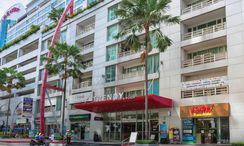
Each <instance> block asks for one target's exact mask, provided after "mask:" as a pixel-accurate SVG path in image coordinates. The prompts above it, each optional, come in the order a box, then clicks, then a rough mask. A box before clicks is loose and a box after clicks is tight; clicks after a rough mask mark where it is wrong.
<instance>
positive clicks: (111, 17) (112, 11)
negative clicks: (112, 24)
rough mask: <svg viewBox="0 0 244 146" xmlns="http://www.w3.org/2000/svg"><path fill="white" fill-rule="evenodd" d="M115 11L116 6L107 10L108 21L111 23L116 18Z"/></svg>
mask: <svg viewBox="0 0 244 146" xmlns="http://www.w3.org/2000/svg"><path fill="white" fill-rule="evenodd" d="M117 9H118V5H114V6H112V7H110V8H108V21H112V20H114V19H116V18H117V15H116V14H115V12H116V10H117Z"/></svg>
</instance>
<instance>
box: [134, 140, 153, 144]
mask: <svg viewBox="0 0 244 146" xmlns="http://www.w3.org/2000/svg"><path fill="white" fill-rule="evenodd" d="M136 143H137V144H157V142H156V141H155V140H137V141H136Z"/></svg>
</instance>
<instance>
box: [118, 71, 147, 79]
mask: <svg viewBox="0 0 244 146" xmlns="http://www.w3.org/2000/svg"><path fill="white" fill-rule="evenodd" d="M144 75H145V71H136V72H130V73H126V74H122V75H121V79H122V80H123V79H128V78H134V77H144Z"/></svg>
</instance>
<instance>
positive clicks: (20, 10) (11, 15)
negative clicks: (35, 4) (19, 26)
mask: <svg viewBox="0 0 244 146" xmlns="http://www.w3.org/2000/svg"><path fill="white" fill-rule="evenodd" d="M25 13H26V11H25V7H24V6H23V5H22V4H21V3H18V4H15V5H13V6H12V7H10V8H9V9H8V10H7V11H6V12H5V14H4V15H3V17H2V19H10V20H18V19H19V18H20V17H21V16H23V15H24V14H25Z"/></svg>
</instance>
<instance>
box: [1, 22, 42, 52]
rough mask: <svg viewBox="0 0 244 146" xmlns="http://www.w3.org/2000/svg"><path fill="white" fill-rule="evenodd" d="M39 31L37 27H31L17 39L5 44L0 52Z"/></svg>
mask: <svg viewBox="0 0 244 146" xmlns="http://www.w3.org/2000/svg"><path fill="white" fill-rule="evenodd" d="M39 29H40V26H39V25H31V27H30V29H29V30H28V31H27V32H25V33H24V34H22V35H20V36H19V37H18V38H16V39H14V40H12V41H11V42H9V43H7V44H5V45H4V46H3V47H2V48H1V49H0V52H2V51H3V50H5V49H7V48H9V47H11V46H13V45H15V44H17V43H19V42H20V41H22V40H24V39H26V38H28V37H29V36H30V35H32V34H33V33H36V32H37V31H38V30H39Z"/></svg>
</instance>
